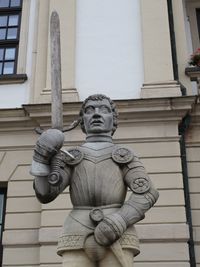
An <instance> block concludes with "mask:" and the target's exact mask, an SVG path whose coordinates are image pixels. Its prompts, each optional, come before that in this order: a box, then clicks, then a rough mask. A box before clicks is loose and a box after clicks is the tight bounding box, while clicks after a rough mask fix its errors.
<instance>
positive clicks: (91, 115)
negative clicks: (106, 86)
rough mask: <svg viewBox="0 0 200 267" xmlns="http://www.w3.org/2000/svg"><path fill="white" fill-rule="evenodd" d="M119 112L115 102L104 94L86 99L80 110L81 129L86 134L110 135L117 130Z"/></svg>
mask: <svg viewBox="0 0 200 267" xmlns="http://www.w3.org/2000/svg"><path fill="white" fill-rule="evenodd" d="M117 116H118V114H117V111H116V107H115V104H114V102H113V101H112V100H111V99H110V98H109V97H107V96H105V95H102V94H95V95H91V96H89V97H88V98H86V99H85V101H84V102H83V104H82V107H81V110H80V117H81V129H82V131H83V132H84V133H86V134H100V133H108V134H109V133H110V134H111V135H113V134H114V132H115V130H116V129H117Z"/></svg>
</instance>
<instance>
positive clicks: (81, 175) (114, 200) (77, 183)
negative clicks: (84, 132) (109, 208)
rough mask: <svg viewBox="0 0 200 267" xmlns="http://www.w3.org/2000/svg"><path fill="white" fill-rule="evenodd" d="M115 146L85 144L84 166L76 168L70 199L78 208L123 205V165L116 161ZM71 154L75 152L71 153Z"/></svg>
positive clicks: (73, 174) (103, 143)
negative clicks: (121, 166)
mask: <svg viewBox="0 0 200 267" xmlns="http://www.w3.org/2000/svg"><path fill="white" fill-rule="evenodd" d="M114 148H115V145H114V144H113V143H109V142H98V143H97V142H96V143H85V144H84V145H82V146H81V147H79V148H78V150H79V151H80V153H81V154H82V155H81V157H80V158H81V160H80V162H78V163H77V165H75V166H74V169H73V173H72V177H71V183H70V195H71V201H72V204H73V205H74V206H104V205H111V204H122V203H123V202H124V199H125V196H126V190H127V189H126V186H125V185H124V181H123V175H122V172H121V169H120V167H119V165H118V164H117V163H116V162H115V161H114V160H113V159H112V152H113V150H114ZM70 152H71V151H70Z"/></svg>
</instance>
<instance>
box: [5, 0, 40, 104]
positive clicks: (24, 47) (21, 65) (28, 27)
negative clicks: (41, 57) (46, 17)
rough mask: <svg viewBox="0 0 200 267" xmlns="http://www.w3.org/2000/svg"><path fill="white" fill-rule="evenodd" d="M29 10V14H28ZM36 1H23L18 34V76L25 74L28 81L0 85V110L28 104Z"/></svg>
mask: <svg viewBox="0 0 200 267" xmlns="http://www.w3.org/2000/svg"><path fill="white" fill-rule="evenodd" d="M30 10H31V12H30ZM35 15H36V1H34V0H25V1H23V12H22V21H21V25H22V26H21V32H20V45H19V47H20V48H19V60H18V66H17V73H18V74H25V73H26V74H27V76H28V80H27V81H26V82H25V83H23V84H2V85H0V95H1V97H0V108H15V107H21V105H22V104H26V103H29V98H30V92H31V76H32V60H33V57H32V55H33V35H34V23H35V22H34V21H35V19H36V17H35Z"/></svg>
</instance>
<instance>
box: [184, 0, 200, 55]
mask: <svg viewBox="0 0 200 267" xmlns="http://www.w3.org/2000/svg"><path fill="white" fill-rule="evenodd" d="M197 9H200V2H199V1H189V0H186V11H187V16H188V19H189V22H190V31H191V37H192V46H193V51H196V50H197V48H199V47H200V44H199V42H200V36H199V34H200V32H199V29H198V23H197V14H196V10H197Z"/></svg>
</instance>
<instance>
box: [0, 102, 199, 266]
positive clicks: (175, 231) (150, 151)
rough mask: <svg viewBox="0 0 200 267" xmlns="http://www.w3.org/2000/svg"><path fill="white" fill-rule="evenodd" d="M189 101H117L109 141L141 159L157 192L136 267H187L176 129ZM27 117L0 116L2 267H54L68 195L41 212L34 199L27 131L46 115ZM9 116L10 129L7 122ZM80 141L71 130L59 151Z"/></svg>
mask: <svg viewBox="0 0 200 267" xmlns="http://www.w3.org/2000/svg"><path fill="white" fill-rule="evenodd" d="M193 101H194V99H193V98H189V99H187V98H183V99H182V98H178V99H173V100H171V99H157V100H135V101H134V100H132V101H118V102H117V106H118V109H119V113H120V118H119V129H118V130H117V132H116V135H115V139H114V141H115V142H116V143H120V144H124V145H126V146H128V147H132V148H133V149H134V150H135V151H136V152H137V153H138V154H139V156H140V157H141V159H142V161H143V163H144V165H145V167H146V169H147V171H148V173H149V175H150V177H151V178H152V180H153V182H154V184H155V185H156V187H157V188H158V189H159V192H160V198H159V201H158V203H157V204H156V206H155V207H154V208H153V209H152V210H151V211H149V212H148V213H147V215H146V218H145V220H144V221H142V222H141V223H139V224H137V231H138V234H139V237H140V240H141V254H140V255H139V256H138V257H137V258H136V264H135V266H136V267H141V266H143V267H144V266H146V267H149V266H162V267H168V266H170V267H173V266H174V267H175V266H176V267H177V266H180V267H183V266H184V267H186V266H187V267H189V254H188V245H187V240H188V227H187V224H186V215H185V208H184V205H185V202H184V193H183V182H182V169H181V160H180V147H179V135H178V123H179V122H180V121H181V118H182V117H183V116H184V115H185V113H186V112H187V110H189V109H190V108H191V103H192V102H193ZM71 105H72V106H74V109H73V110H72V109H71ZM79 106H80V104H78V103H77V104H75V103H72V104H65V105H64V114H66V113H67V112H69V117H65V123H69V121H70V120H71V121H72V120H73V118H75V117H76V116H77V114H78V109H79ZM48 108H49V107H47V110H48ZM25 110H26V114H27V115H26V116H25V115H23V110H18V113H17V116H16V110H13V111H10V113H9V114H8V113H7V111H5V110H4V111H0V118H1V121H0V122H1V125H2V127H1V130H0V157H1V158H0V173H1V176H0V177H1V182H2V183H3V182H8V199H7V208H6V218H5V231H4V234H3V244H4V257H3V266H22V265H24V266H27V267H28V266H33V265H34V266H43V267H44V266H54V267H55V266H60V265H59V264H60V262H61V258H60V257H58V256H57V255H56V242H57V238H58V235H59V232H60V229H61V225H62V224H63V220H64V218H65V216H66V214H67V213H68V210H69V209H70V208H71V204H70V200H69V194H68V190H66V191H65V192H64V193H63V194H62V195H60V196H59V197H58V198H57V199H56V200H55V201H53V202H52V203H49V204H46V205H45V204H43V205H41V204H40V203H39V202H38V201H37V200H36V198H35V196H34V191H33V188H32V177H31V176H30V175H29V167H30V164H31V157H32V153H33V151H32V150H33V145H34V143H35V141H36V138H37V135H36V134H35V133H34V131H33V127H35V126H36V125H38V124H41V125H43V126H44V125H45V122H48V121H50V114H49V111H47V110H45V109H43V110H41V108H40V105H27V106H25ZM70 111H71V112H70ZM8 115H9V120H10V121H12V124H9V123H7V121H8ZM19 118H20V120H19ZM48 124H49V123H46V126H47V127H48V126H49V125H48ZM13 136H14V138H13ZM83 137H84V136H83V134H82V133H81V131H80V129H75V130H73V131H72V132H69V133H67V134H66V143H65V146H72V145H73V146H74V145H77V144H79V143H81V142H82V141H83ZM67 140H70V143H69V142H67ZM169 196H170V197H169Z"/></svg>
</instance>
